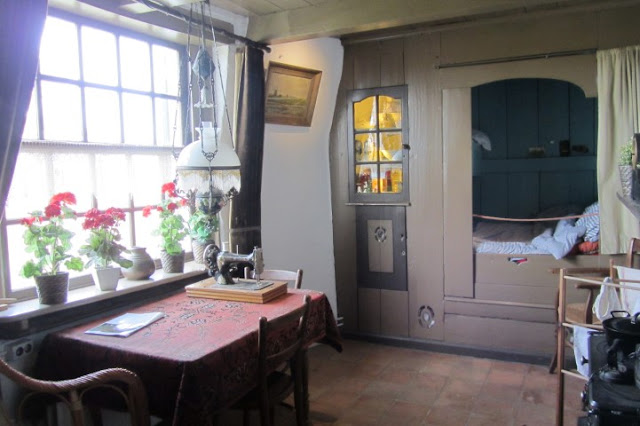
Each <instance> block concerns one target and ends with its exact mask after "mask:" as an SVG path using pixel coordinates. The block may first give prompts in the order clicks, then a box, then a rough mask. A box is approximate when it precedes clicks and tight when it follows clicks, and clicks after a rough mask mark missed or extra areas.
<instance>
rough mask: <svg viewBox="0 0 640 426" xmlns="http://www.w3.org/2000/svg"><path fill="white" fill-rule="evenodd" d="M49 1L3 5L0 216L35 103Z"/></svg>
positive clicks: (24, 0) (9, 0) (5, 1)
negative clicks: (41, 41)
mask: <svg viewBox="0 0 640 426" xmlns="http://www.w3.org/2000/svg"><path fill="white" fill-rule="evenodd" d="M46 17H47V0H19V1H18V0H2V1H0V163H1V165H2V166H1V167H2V168H1V169H0V212H1V213H0V214H1V215H4V207H5V203H6V202H7V195H8V193H9V188H10V187H11V179H12V177H13V171H14V170H15V166H16V160H17V158H18V152H19V151H20V141H21V139H22V131H23V130H24V123H25V121H26V118H27V109H28V108H29V101H30V99H31V90H32V89H33V84H34V79H35V75H36V70H37V68H38V52H39V50H40V37H41V36H42V29H43V27H44V21H45V19H46Z"/></svg>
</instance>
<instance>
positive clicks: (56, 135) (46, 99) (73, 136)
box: [41, 81, 83, 142]
mask: <svg viewBox="0 0 640 426" xmlns="http://www.w3.org/2000/svg"><path fill="white" fill-rule="evenodd" d="M41 87H42V121H43V123H42V124H43V127H44V135H43V136H44V139H47V140H54V141H55V140H58V141H74V142H79V141H81V140H82V139H83V137H82V112H81V111H82V107H81V103H80V88H79V87H78V86H75V85H72V84H65V83H53V82H51V81H43V82H42V84H41Z"/></svg>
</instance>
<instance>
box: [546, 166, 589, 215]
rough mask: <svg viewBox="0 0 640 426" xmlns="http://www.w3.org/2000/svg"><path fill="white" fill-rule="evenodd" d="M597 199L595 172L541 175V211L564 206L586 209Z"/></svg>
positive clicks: (560, 172)
mask: <svg viewBox="0 0 640 426" xmlns="http://www.w3.org/2000/svg"><path fill="white" fill-rule="evenodd" d="M597 197H598V196H597V189H596V173H595V171H592V170H583V171H571V172H564V171H557V172H545V173H541V174H540V209H546V208H549V207H553V206H557V205H564V204H577V205H579V206H582V207H586V206H587V205H589V204H591V203H593V202H594V201H595V200H596V199H597Z"/></svg>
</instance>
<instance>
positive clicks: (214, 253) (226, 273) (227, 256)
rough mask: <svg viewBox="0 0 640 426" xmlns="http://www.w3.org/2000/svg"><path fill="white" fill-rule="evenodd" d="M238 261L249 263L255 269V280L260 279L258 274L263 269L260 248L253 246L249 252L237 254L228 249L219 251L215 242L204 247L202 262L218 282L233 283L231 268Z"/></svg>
mask: <svg viewBox="0 0 640 426" xmlns="http://www.w3.org/2000/svg"><path fill="white" fill-rule="evenodd" d="M239 263H250V264H251V265H253V269H254V271H255V279H256V281H260V274H261V273H262V271H263V270H264V261H263V257H262V249H261V248H260V247H254V249H253V252H251V253H249V254H239V253H233V252H230V251H221V250H220V249H219V248H218V246H216V245H215V244H210V245H208V246H207V247H206V248H205V249H204V264H205V266H206V267H207V269H208V272H209V276H210V277H215V278H216V282H217V283H218V284H235V281H234V280H233V277H232V276H231V270H232V268H235V267H237V265H238V264H239Z"/></svg>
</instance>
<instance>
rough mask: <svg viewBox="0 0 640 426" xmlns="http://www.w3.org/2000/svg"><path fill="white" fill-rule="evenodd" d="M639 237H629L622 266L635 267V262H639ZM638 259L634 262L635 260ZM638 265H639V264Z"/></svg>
mask: <svg viewBox="0 0 640 426" xmlns="http://www.w3.org/2000/svg"><path fill="white" fill-rule="evenodd" d="M639 256H640V238H631V240H630V241H629V249H628V250H627V256H626V257H625V262H624V266H626V267H627V268H636V266H634V265H636V264H637V263H640V258H639ZM637 259H638V260H639V261H638V262H636V260H637ZM639 266H640V265H639Z"/></svg>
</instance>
